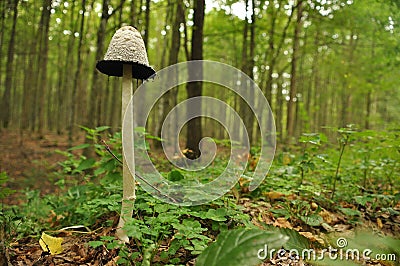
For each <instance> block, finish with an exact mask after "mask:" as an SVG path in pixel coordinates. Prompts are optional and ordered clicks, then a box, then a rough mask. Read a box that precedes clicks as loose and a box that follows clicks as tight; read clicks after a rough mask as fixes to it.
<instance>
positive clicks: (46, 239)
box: [39, 232, 63, 255]
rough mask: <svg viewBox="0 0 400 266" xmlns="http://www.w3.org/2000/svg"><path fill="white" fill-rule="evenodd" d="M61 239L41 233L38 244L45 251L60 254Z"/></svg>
mask: <svg viewBox="0 0 400 266" xmlns="http://www.w3.org/2000/svg"><path fill="white" fill-rule="evenodd" d="M62 242H63V239H62V238H61V237H53V236H49V235H47V234H45V233H44V232H43V233H42V236H41V237H40V240H39V244H40V246H41V247H42V249H43V250H44V251H45V252H50V254H51V255H55V254H60V253H61V252H62V251H63V249H62V246H61V243H62Z"/></svg>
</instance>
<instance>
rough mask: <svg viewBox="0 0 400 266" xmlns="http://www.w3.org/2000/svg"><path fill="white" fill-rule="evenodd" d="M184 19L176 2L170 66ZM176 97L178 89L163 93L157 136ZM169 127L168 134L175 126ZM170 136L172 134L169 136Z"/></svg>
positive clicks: (177, 50)
mask: <svg viewBox="0 0 400 266" xmlns="http://www.w3.org/2000/svg"><path fill="white" fill-rule="evenodd" d="M183 19H184V12H183V7H182V2H181V1H177V2H176V10H175V20H174V22H173V25H172V37H171V47H170V52H169V58H168V65H169V66H172V65H174V64H176V63H178V55H179V50H180V47H181V33H180V31H179V28H180V25H181V23H183ZM171 78H173V79H175V78H176V77H175V76H173V77H171ZM177 96H178V88H173V89H171V90H169V91H168V92H166V93H165V95H164V96H163V97H162V98H161V106H160V107H161V116H160V119H159V121H158V127H157V128H158V130H157V135H158V136H161V128H162V125H163V123H164V120H165V118H166V117H167V115H168V113H169V112H170V111H171V110H172V108H173V106H174V103H176V98H177ZM169 126H170V127H173V128H174V129H172V128H171V129H170V133H171V132H172V131H173V130H175V128H176V127H175V125H169ZM169 135H170V136H172V134H169ZM171 141H172V143H175V141H177V140H171ZM157 143H158V145H157V146H158V147H159V148H161V142H157Z"/></svg>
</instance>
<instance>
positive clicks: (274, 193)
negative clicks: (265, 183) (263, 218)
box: [263, 191, 286, 200]
mask: <svg viewBox="0 0 400 266" xmlns="http://www.w3.org/2000/svg"><path fill="white" fill-rule="evenodd" d="M263 195H264V196H266V197H267V198H269V199H270V200H276V199H279V198H283V197H285V196H286V195H285V194H283V193H281V192H277V191H270V192H263Z"/></svg>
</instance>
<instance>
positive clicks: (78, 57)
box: [68, 0, 86, 143]
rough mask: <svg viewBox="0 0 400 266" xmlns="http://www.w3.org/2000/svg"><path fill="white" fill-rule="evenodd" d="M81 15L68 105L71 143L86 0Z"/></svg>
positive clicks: (83, 2) (70, 139) (80, 63)
mask: <svg viewBox="0 0 400 266" xmlns="http://www.w3.org/2000/svg"><path fill="white" fill-rule="evenodd" d="M81 10H82V11H83V12H82V16H81V24H80V28H79V40H78V50H77V53H76V56H77V58H76V70H75V74H74V83H73V85H72V95H71V99H72V102H71V106H70V117H69V129H68V141H69V143H72V140H73V136H74V132H75V131H74V129H75V119H76V117H75V113H76V108H77V106H76V102H77V98H76V95H77V93H78V90H79V88H78V87H79V86H80V84H79V74H80V72H81V69H82V56H81V50H82V42H83V35H84V26H85V11H86V0H82V6H81Z"/></svg>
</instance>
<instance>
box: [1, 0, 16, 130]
mask: <svg viewBox="0 0 400 266" xmlns="http://www.w3.org/2000/svg"><path fill="white" fill-rule="evenodd" d="M18 2H19V0H14V3H13V13H14V14H13V24H12V28H11V36H10V42H9V43H8V52H7V63H6V80H5V90H4V93H3V98H2V106H1V113H2V115H1V118H2V122H3V127H4V128H7V127H8V125H9V123H10V116H11V112H10V110H11V108H10V100H11V99H10V98H11V89H12V86H13V84H12V82H13V79H12V77H13V66H14V49H15V32H16V28H17V17H18Z"/></svg>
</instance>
